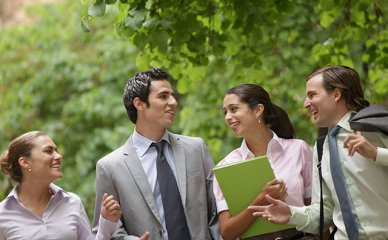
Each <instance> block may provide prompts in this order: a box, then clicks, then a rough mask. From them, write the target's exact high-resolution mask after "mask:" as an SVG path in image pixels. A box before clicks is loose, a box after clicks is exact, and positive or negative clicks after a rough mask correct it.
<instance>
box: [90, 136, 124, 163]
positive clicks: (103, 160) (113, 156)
mask: <svg viewBox="0 0 388 240" xmlns="http://www.w3.org/2000/svg"><path fill="white" fill-rule="evenodd" d="M128 144H130V141H129V140H127V141H126V142H125V143H124V144H123V145H122V146H120V147H119V148H117V149H115V150H113V151H112V152H110V153H108V154H107V155H105V156H104V157H102V158H101V159H99V160H98V161H97V164H105V163H106V162H108V161H109V162H111V161H114V160H115V159H118V158H119V157H121V156H123V154H124V150H125V148H126V146H127V145H128Z"/></svg>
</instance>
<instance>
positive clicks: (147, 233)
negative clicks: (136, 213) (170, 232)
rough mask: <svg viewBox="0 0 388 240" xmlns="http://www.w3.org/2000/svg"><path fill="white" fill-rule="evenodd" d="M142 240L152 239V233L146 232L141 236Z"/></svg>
mask: <svg viewBox="0 0 388 240" xmlns="http://www.w3.org/2000/svg"><path fill="white" fill-rule="evenodd" d="M139 239H140V240H149V239H150V233H149V232H145V233H144V234H143V235H142V236H141V237H140V238H139Z"/></svg>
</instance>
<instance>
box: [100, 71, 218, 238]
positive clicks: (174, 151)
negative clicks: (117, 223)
mask: <svg viewBox="0 0 388 240" xmlns="http://www.w3.org/2000/svg"><path fill="white" fill-rule="evenodd" d="M123 100H124V105H125V108H126V110H127V113H128V116H129V118H130V119H131V121H132V122H133V123H134V124H135V129H134V131H133V133H132V135H131V136H130V137H129V138H128V140H127V141H126V142H125V144H124V145H123V146H121V147H120V148H118V149H116V150H115V151H113V152H112V153H110V154H109V155H107V156H105V157H103V158H102V159H100V160H99V161H98V162H97V170H96V171H97V176H96V188H97V190H96V191H97V192H96V206H100V205H101V201H102V195H103V193H104V192H107V193H109V194H112V195H113V196H114V197H115V198H116V199H118V201H119V203H120V205H121V208H122V211H123V216H122V219H121V221H122V226H121V227H120V228H119V229H118V230H117V231H116V233H115V234H114V235H113V239H138V237H136V236H141V235H143V234H144V233H145V232H149V235H148V233H146V234H144V235H143V236H142V238H141V239H148V237H149V239H152V240H154V239H156V240H159V239H160V240H186V239H192V240H194V239H198V240H206V239H221V237H220V234H219V228H218V218H217V213H216V206H215V201H214V195H213V191H212V181H213V173H212V168H213V166H214V163H213V160H212V158H211V156H210V153H209V151H208V149H207V147H206V145H205V144H204V142H203V140H202V139H201V138H198V137H188V136H182V135H177V134H173V133H170V132H169V131H167V128H169V127H171V126H172V125H173V122H174V114H175V109H176V106H177V101H176V99H175V97H174V92H173V90H172V88H171V85H170V76H169V75H168V74H167V73H166V72H164V71H163V70H160V69H157V68H151V69H150V70H148V71H145V72H140V73H138V74H136V75H135V76H133V77H132V78H131V79H129V80H128V82H127V84H126V86H125V89H124V97H123ZM158 142H159V143H160V142H164V143H166V144H164V146H163V145H162V149H163V150H162V154H163V155H164V156H163V158H164V159H166V160H167V162H168V165H169V166H170V168H171V169H170V168H169V169H170V170H169V171H170V172H171V170H172V173H173V175H172V173H171V176H173V177H172V179H173V181H172V182H173V184H174V185H175V186H176V185H177V188H176V187H175V189H177V191H176V192H177V194H175V195H177V198H178V204H177V203H174V205H173V206H172V210H173V211H172V212H173V213H169V211H170V210H171V206H170V207H166V205H165V204H168V202H169V201H170V199H171V198H172V197H171V194H170V193H169V194H170V196H168V197H164V198H163V196H165V195H163V194H162V192H163V191H162V189H163V188H164V187H161V185H163V184H162V182H163V179H162V178H164V175H162V174H160V172H159V170H158V167H157V159H159V156H160V155H159V154H160V152H159V150H157V148H156V147H154V145H155V144H156V143H158ZM172 182H169V183H168V185H173V184H172ZM168 187H169V186H167V188H168ZM178 189H179V191H178ZM168 191H170V192H172V190H168ZM170 205H171V203H170ZM168 208H170V210H168ZM179 209H181V213H182V214H181V215H182V218H181V220H178V222H177V221H175V223H174V224H171V223H169V221H170V220H168V218H170V217H168V216H170V215H171V214H172V215H176V213H177V212H179ZM170 212H171V211H170ZM94 216H95V217H94V227H93V230H96V229H97V226H98V221H99V216H100V208H99V207H96V208H95V214H94ZM167 225H169V226H167ZM181 230H182V231H183V232H185V233H184V234H185V235H178V236H177V233H176V232H179V231H181ZM174 234H175V235H174Z"/></svg>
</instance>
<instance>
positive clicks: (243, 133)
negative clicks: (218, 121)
mask: <svg viewBox="0 0 388 240" xmlns="http://www.w3.org/2000/svg"><path fill="white" fill-rule="evenodd" d="M223 109H224V113H225V123H226V125H227V126H228V127H229V128H230V129H231V130H232V131H233V133H234V135H235V136H236V137H247V136H248V135H249V134H251V133H252V130H253V129H254V128H256V127H257V126H258V123H257V121H258V120H257V116H256V115H257V112H256V110H254V109H251V108H250V107H249V105H248V104H246V103H244V102H242V101H241V99H240V97H238V96H237V95H235V94H227V95H226V96H225V97H224V105H223Z"/></svg>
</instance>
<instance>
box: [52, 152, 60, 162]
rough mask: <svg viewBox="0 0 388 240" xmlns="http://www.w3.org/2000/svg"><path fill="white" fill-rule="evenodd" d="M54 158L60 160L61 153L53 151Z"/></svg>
mask: <svg viewBox="0 0 388 240" xmlns="http://www.w3.org/2000/svg"><path fill="white" fill-rule="evenodd" d="M54 158H55V160H62V155H61V154H59V152H55V157H54Z"/></svg>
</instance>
